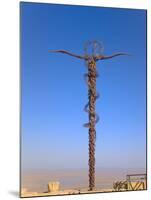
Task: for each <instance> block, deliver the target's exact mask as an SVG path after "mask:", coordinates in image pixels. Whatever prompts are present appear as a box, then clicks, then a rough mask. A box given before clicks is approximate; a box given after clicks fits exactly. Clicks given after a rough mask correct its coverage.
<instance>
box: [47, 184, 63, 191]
mask: <svg viewBox="0 0 151 200" xmlns="http://www.w3.org/2000/svg"><path fill="white" fill-rule="evenodd" d="M59 188H60V183H59V182H49V183H48V192H56V191H59Z"/></svg>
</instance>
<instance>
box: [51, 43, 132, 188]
mask: <svg viewBox="0 0 151 200" xmlns="http://www.w3.org/2000/svg"><path fill="white" fill-rule="evenodd" d="M88 48H90V50H91V52H90V53H88ZM84 50H85V54H84V55H77V54H73V53H71V52H69V51H66V50H50V51H49V52H56V53H63V54H67V55H70V56H73V57H76V58H79V59H82V60H85V62H86V64H87V69H88V73H86V74H84V78H85V79H86V82H87V85H88V100H89V101H88V103H87V104H86V105H85V107H84V111H86V112H87V113H88V115H89V122H88V123H85V124H84V127H87V128H89V161H88V164H89V190H90V191H91V190H94V189H95V140H96V129H95V124H96V123H97V122H98V121H99V116H98V115H97V114H96V111H95V104H96V99H98V98H99V93H97V92H96V78H97V77H98V72H97V70H96V62H97V61H99V60H104V59H111V58H113V57H116V56H122V55H128V54H126V53H115V54H113V55H111V56H105V55H103V54H102V44H101V43H100V42H98V41H90V42H87V43H86V45H85V48H84Z"/></svg>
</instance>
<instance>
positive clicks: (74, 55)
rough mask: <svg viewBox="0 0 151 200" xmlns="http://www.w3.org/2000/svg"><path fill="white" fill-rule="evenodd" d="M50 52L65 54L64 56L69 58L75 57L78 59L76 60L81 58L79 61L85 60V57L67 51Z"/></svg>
mask: <svg viewBox="0 0 151 200" xmlns="http://www.w3.org/2000/svg"><path fill="white" fill-rule="evenodd" d="M49 52H50V53H51V52H52V53H63V54H67V55H69V56H73V57H76V58H79V59H85V57H84V56H81V55H77V54H74V53H71V52H69V51H66V50H49Z"/></svg>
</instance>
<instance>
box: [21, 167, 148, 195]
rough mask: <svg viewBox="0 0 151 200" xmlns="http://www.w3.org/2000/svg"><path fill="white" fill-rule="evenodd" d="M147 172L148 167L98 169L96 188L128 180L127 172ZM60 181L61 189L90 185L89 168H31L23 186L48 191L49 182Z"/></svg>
mask: <svg viewBox="0 0 151 200" xmlns="http://www.w3.org/2000/svg"><path fill="white" fill-rule="evenodd" d="M136 173H146V169H114V168H113V169H111V168H110V169H105V168H103V169H101V168H99V169H98V168H97V169H96V188H102V189H111V188H112V187H113V182H115V181H124V180H126V175H127V174H136ZM53 181H54V182H55V181H59V182H60V188H61V189H82V188H87V187H88V169H66V170H65V169H60V170H36V171H35V170H31V171H28V172H24V173H22V188H26V189H27V190H28V191H30V192H46V191H47V184H48V182H53Z"/></svg>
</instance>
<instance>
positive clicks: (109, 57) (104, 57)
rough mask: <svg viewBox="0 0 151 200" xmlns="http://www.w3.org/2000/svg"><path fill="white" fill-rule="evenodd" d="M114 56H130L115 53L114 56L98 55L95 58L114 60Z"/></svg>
mask: <svg viewBox="0 0 151 200" xmlns="http://www.w3.org/2000/svg"><path fill="white" fill-rule="evenodd" d="M116 56H130V54H127V53H115V54H112V55H110V56H104V55H100V56H97V60H105V59H111V58H114V57H116Z"/></svg>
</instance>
